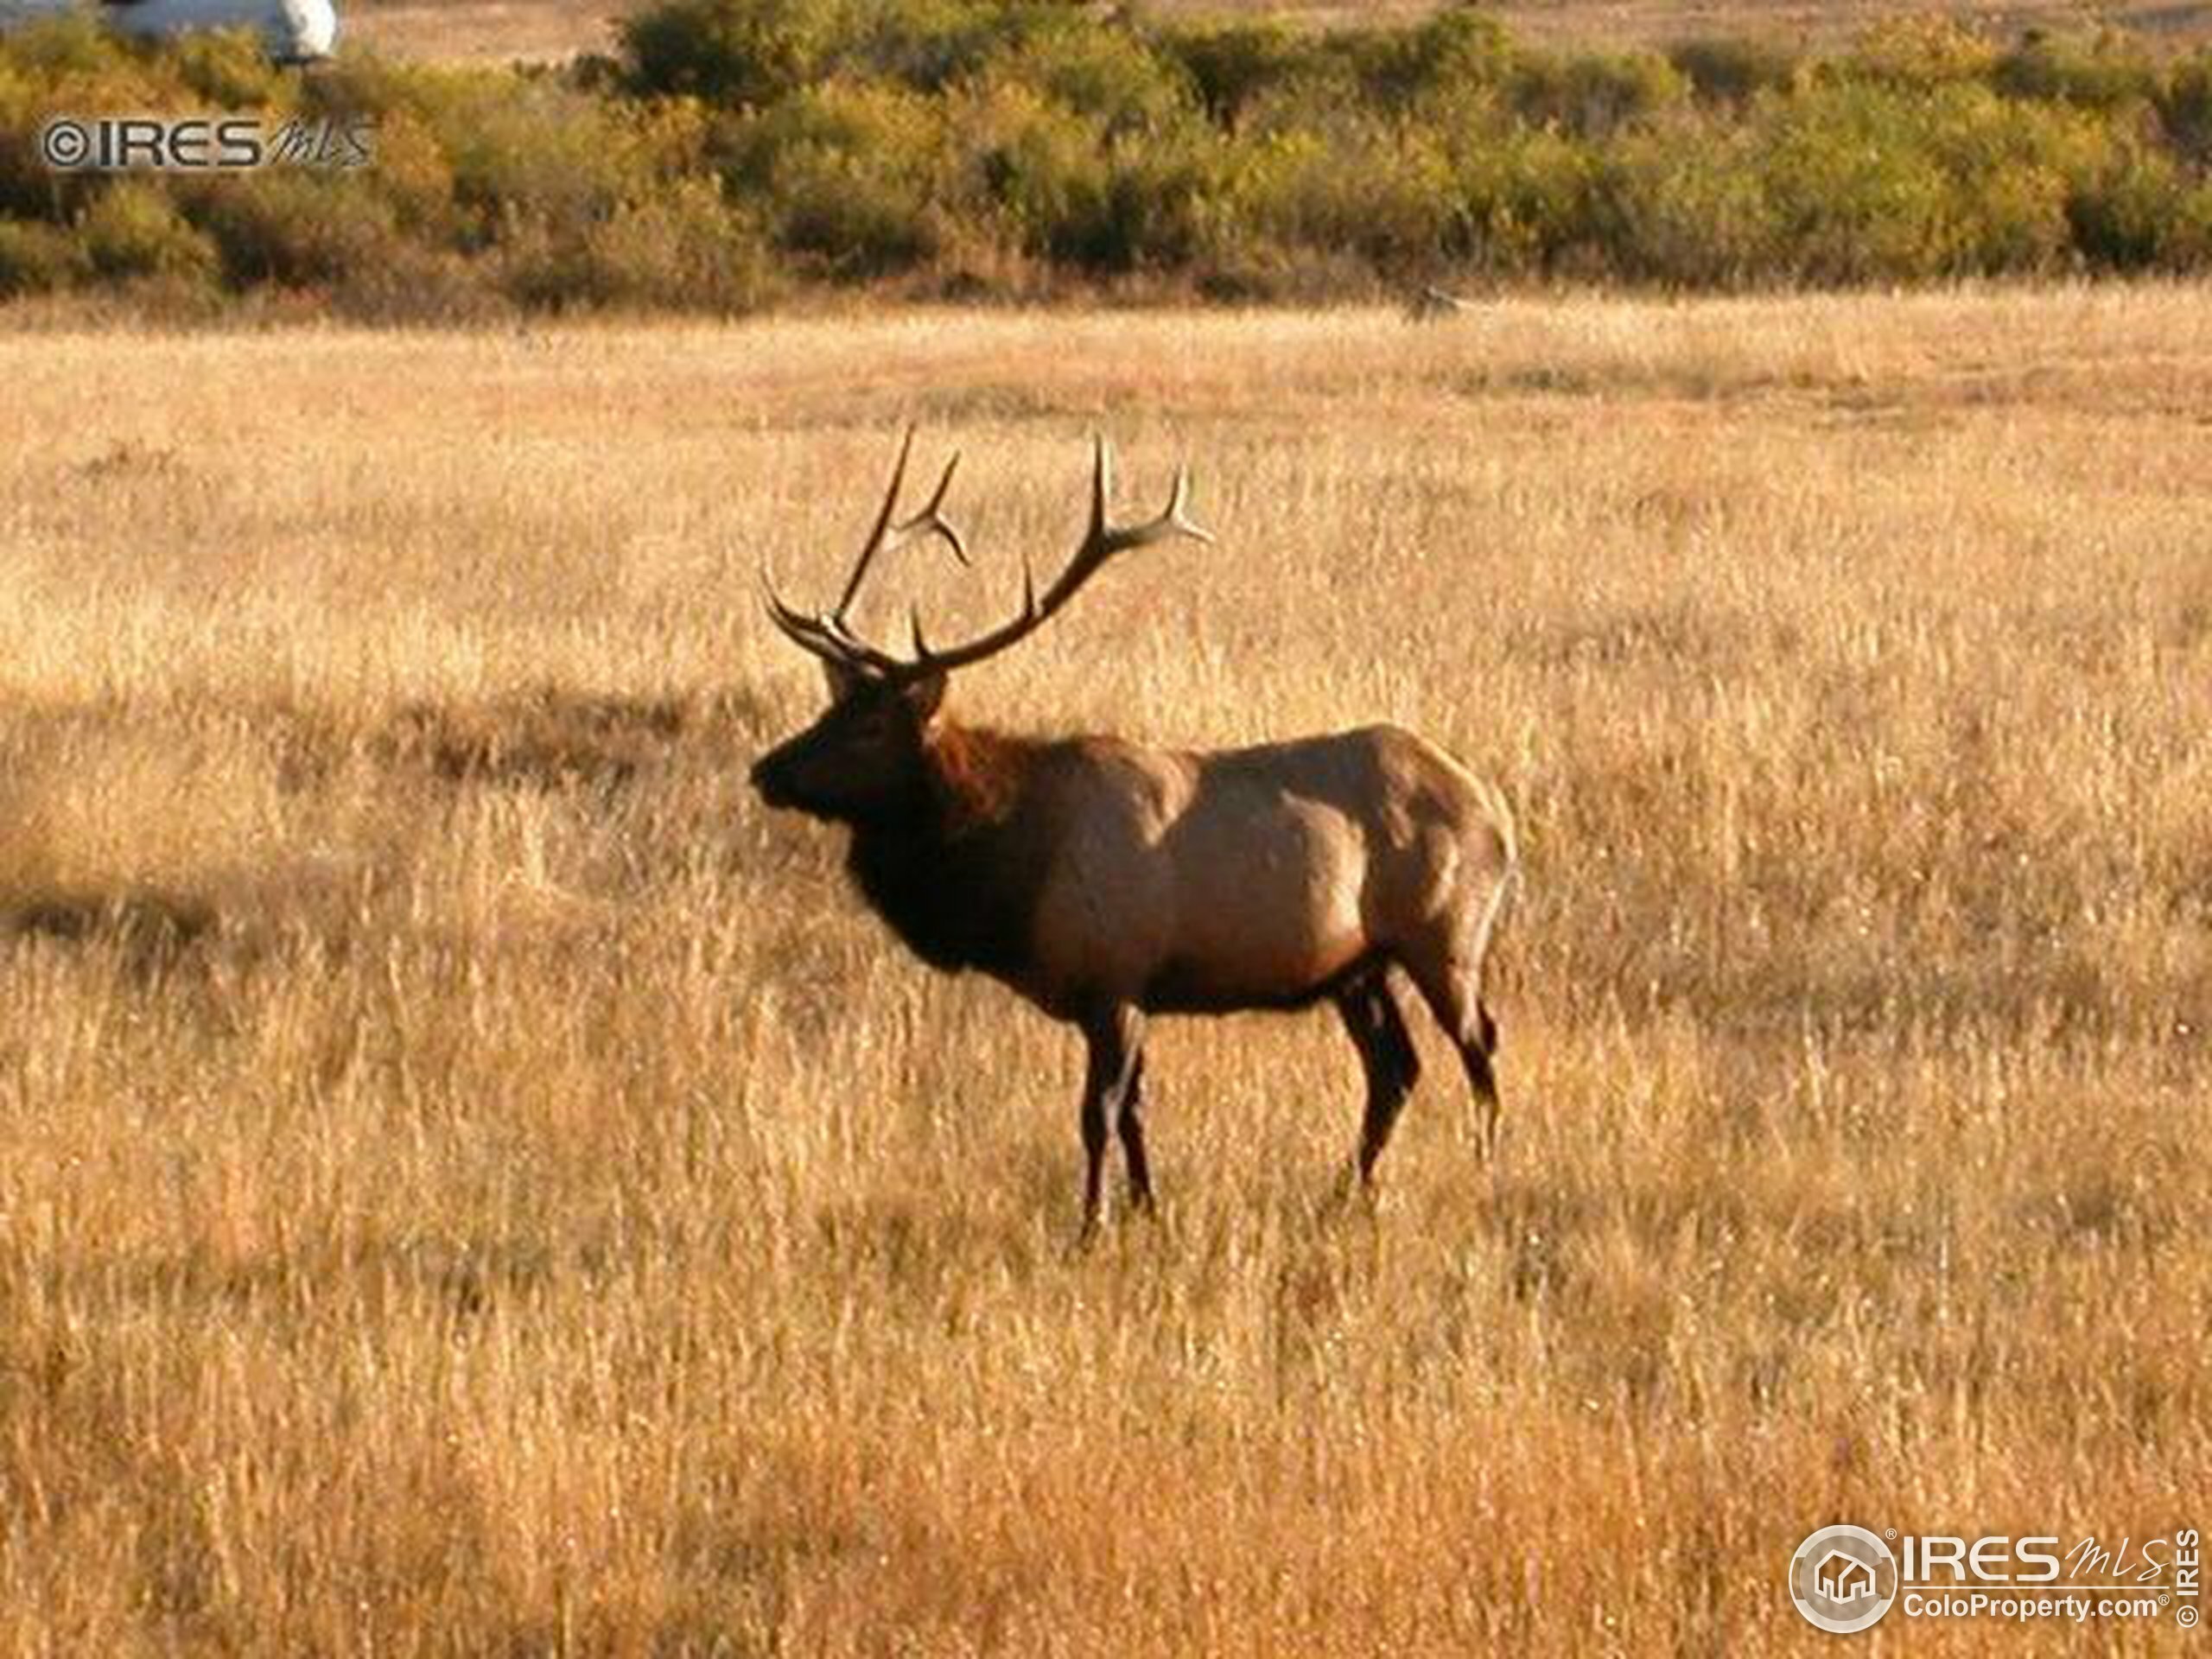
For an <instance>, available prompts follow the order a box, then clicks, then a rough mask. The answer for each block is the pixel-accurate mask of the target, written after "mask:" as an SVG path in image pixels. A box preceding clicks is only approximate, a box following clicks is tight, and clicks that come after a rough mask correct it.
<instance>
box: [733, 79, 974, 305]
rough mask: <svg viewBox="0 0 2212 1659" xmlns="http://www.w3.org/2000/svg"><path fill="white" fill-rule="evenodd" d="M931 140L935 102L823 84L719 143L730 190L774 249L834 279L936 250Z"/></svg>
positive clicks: (936, 157) (935, 133)
mask: <svg viewBox="0 0 2212 1659" xmlns="http://www.w3.org/2000/svg"><path fill="white" fill-rule="evenodd" d="M941 134H942V128H941V111H940V108H939V105H938V104H937V102H936V101H935V100H932V99H925V98H923V97H921V96H919V95H918V94H916V93H912V92H905V91H901V90H899V89H897V88H893V87H889V86H868V85H865V84H855V83H853V82H848V81H831V82H829V83H826V84H825V85H823V86H816V87H810V88H808V89H806V90H805V91H804V92H795V93H793V94H792V95H791V97H789V98H787V99H783V100H782V101H780V102H779V103H778V104H777V105H774V106H773V107H772V108H771V109H769V110H767V111H764V112H763V113H761V114H760V115H758V116H753V117H748V118H743V119H742V120H741V121H740V122H739V124H737V126H736V127H735V128H734V130H732V131H731V133H729V134H728V136H727V137H726V139H725V141H724V148H725V149H726V151H727V153H728V157H729V159H728V163H727V165H728V175H729V182H730V188H731V189H732V191H733V192H734V194H736V195H737V197H738V199H739V200H749V201H753V202H757V203H758V205H759V206H760V210H761V212H762V213H763V215H764V217H765V218H766V220H767V222H768V223H769V225H770V226H772V230H773V232H774V236H775V239H776V240H777V242H778V243H779V244H780V245H782V246H784V247H785V248H788V249H790V250H791V251H795V252H799V253H805V254H810V255H814V256H817V257H819V258H820V259H821V260H822V262H823V264H824V265H826V266H827V267H828V268H829V270H833V271H835V272H836V273H838V274H840V275H843V276H849V277H872V276H880V275H884V274H886V273H887V272H891V271H894V270H907V269H910V268H912V266H914V265H916V264H920V263H921V262H922V261H923V260H925V259H926V258H927V257H929V255H930V253H931V250H932V249H933V248H934V247H935V246H936V245H937V230H936V225H935V214H934V210H933V203H934V201H935V199H936V197H937V194H938V190H937V184H938V179H939V177H940V175H941V172H942V168H941V166H940V154H939V151H940V141H941Z"/></svg>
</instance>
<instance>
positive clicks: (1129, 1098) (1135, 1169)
mask: <svg viewBox="0 0 2212 1659" xmlns="http://www.w3.org/2000/svg"><path fill="white" fill-rule="evenodd" d="M1143 1100H1144V1051H1143V1050H1142V1049H1138V1050H1136V1051H1135V1053H1134V1054H1133V1055H1132V1057H1131V1058H1130V1060H1129V1081H1128V1087H1126V1088H1125V1089H1123V1090H1122V1107H1121V1110H1120V1111H1119V1112H1118V1113H1117V1114H1116V1116H1115V1119H1114V1124H1115V1128H1116V1130H1117V1131H1118V1132H1119V1134H1120V1135H1121V1137H1122V1163H1123V1165H1124V1166H1126V1167H1127V1169H1128V1176H1129V1202H1130V1204H1131V1205H1134V1206H1135V1208H1136V1209H1138V1210H1140V1211H1142V1212H1144V1213H1145V1214H1146V1215H1150V1214H1151V1213H1152V1211H1153V1202H1152V1165H1151V1163H1150V1161H1149V1160H1147V1158H1146V1157H1145V1154H1144V1123H1143V1122H1142V1120H1141V1119H1140V1118H1139V1117H1138V1116H1137V1111H1138V1108H1139V1107H1140V1106H1141V1104H1142V1103H1143Z"/></svg>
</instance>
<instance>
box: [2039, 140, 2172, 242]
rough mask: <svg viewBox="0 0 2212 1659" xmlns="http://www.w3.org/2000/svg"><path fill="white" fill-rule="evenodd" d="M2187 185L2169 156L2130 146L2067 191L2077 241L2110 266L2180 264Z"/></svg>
mask: <svg viewBox="0 0 2212 1659" xmlns="http://www.w3.org/2000/svg"><path fill="white" fill-rule="evenodd" d="M2189 196H2190V187H2189V181H2187V179H2185V178H2184V177H2183V175H2182V172H2181V169H2180V168H2177V167H2176V166H2175V165H2174V163H2173V162H2171V160H2170V159H2168V158H2167V157H2165V156H2160V155H2157V154H2153V153H2149V152H2146V151H2145V150H2143V149H2138V148H2134V147H2130V148H2128V149H2125V150H2123V151H2122V152H2121V153H2120V154H2119V155H2118V156H2115V157H2114V158H2113V161H2112V162H2111V164H2110V165H2108V166H2107V167H2106V168H2103V169H2102V170H2101V172H2099V173H2098V174H2097V175H2094V177H2089V178H2085V179H2082V181H2079V182H2078V183H2077V184H2076V185H2075V188H2073V189H2072V190H2071V191H2070V192H2069V194H2068V197H2067V200H2066V214H2067V219H2068V222H2069V225H2070V226H2071V228H2072V232H2073V238H2074V244H2075V246H2076V247H2077V248H2079V249H2080V250H2081V251H2082V254H2083V255H2084V256H2085V257H2087V258H2088V260H2090V261H2091V262H2092V263H2093V264H2096V265H2098V266H2101V267H2102V268H2103V269H2105V270H2148V269H2150V268H2152V267H2153V266H2156V265H2159V264H2172V265H2175V266H2176V267H2177V268H2178V267H2180V266H2182V265H2183V264H2186V263H2187V259H2188V257H2189V254H2190V253H2191V252H2194V251H2196V250H2193V249H2190V246H2189V242H2190V230H2191V228H2192V227H2191V226H2190V202H2189Z"/></svg>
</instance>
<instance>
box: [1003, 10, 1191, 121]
mask: <svg viewBox="0 0 2212 1659" xmlns="http://www.w3.org/2000/svg"><path fill="white" fill-rule="evenodd" d="M989 67H990V73H991V74H992V75H993V76H994V78H995V79H1001V80H1009V81H1014V82H1018V83H1020V84H1021V85H1024V86H1033V87H1034V88H1036V89H1037V90H1038V91H1039V92H1042V93H1043V94H1044V95H1045V96H1046V97H1047V98H1049V99H1052V100H1053V101H1054V102H1055V103H1058V104H1061V105H1065V106H1066V107H1067V108H1068V109H1071V110H1073V111H1076V113H1077V114H1078V115H1084V116H1089V117H1090V118H1094V119H1096V121H1097V122H1099V123H1100V124H1101V127H1102V129H1103V130H1104V131H1105V132H1107V133H1108V134H1109V135H1118V134H1121V133H1124V132H1137V131H1144V130H1150V129H1153V128H1155V127H1158V126H1160V125H1162V124H1166V123H1167V122H1169V121H1171V120H1173V118H1175V117H1176V116H1177V115H1178V114H1179V113H1181V112H1182V111H1184V110H1185V109H1186V108H1187V107H1188V106H1189V102H1190V99H1189V92H1188V88H1187V87H1186V86H1185V84H1184V82H1183V81H1182V79H1181V78H1180V76H1179V74H1178V73H1177V72H1176V70H1175V68H1174V67H1173V63H1172V61H1171V60H1164V59H1161V58H1158V57H1155V56H1154V55H1153V54H1152V53H1151V52H1149V51H1147V49H1146V48H1145V46H1144V44H1143V43H1142V42H1141V41H1139V40H1137V39H1136V37H1135V35H1130V34H1128V33H1127V32H1125V31H1123V30H1121V29H1101V28H1098V27H1096V26H1095V25H1091V24H1087V23H1076V24H1071V25H1070V26H1066V27H1063V28H1059V29H1052V30H1051V31H1050V32H1048V33H1043V34H1039V35H1033V36H1032V37H1031V38H1029V39H1027V40H1026V41H1022V42H1021V43H1020V45H1018V46H1016V47H1014V48H1012V49H1011V50H1009V51H1007V52H1003V53H1001V54H998V55H996V56H995V57H994V58H993V59H992V60H991V62H990V66H989Z"/></svg>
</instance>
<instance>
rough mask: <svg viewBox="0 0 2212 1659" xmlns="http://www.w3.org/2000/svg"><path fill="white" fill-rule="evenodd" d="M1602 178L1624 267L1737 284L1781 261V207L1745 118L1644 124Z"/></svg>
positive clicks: (1713, 284)
mask: <svg viewBox="0 0 2212 1659" xmlns="http://www.w3.org/2000/svg"><path fill="white" fill-rule="evenodd" d="M1604 188H1605V194H1606V197H1607V199H1608V204H1609V205H1608V207H1607V209H1606V211H1605V219H1606V221H1607V222H1608V223H1609V224H1610V225H1611V245H1612V246H1613V248H1614V250H1615V254H1616V257H1617V259H1618V262H1619V264H1620V266H1621V269H1622V271H1623V274H1624V275H1626V276H1630V277H1637V278H1639V279H1642V280H1645V281H1651V282H1658V283H1666V284H1668V285H1669V286H1673V287H1689V288H1719V289H1733V288H1741V287H1744V286H1746V285H1748V284H1750V283H1755V282H1757V281H1758V280H1759V279H1760V278H1761V277H1766V276H1770V275H1771V274H1772V273H1773V272H1774V271H1775V270H1777V269H1778V268H1780V267H1781V265H1782V263H1783V262H1782V258H1781V257H1780V249H1781V246H1782V240H1783V238H1782V232H1781V226H1780V219H1779V215H1778V214H1777V211H1776V208H1775V205H1774V203H1773V201H1772V200H1770V198H1769V196H1768V194H1767V185H1766V179H1765V176H1764V172H1763V170H1762V168H1761V165H1760V157H1759V156H1758V152H1757V150H1756V149H1755V148H1754V146H1753V144H1752V143H1751V140H1750V138H1749V137H1748V135H1747V134H1746V133H1745V131H1744V130H1743V129H1742V128H1740V127H1732V126H1729V125H1726V124H1713V123H1708V122H1706V121H1702V120H1689V119H1686V120H1682V121H1680V122H1677V123H1674V124H1668V125H1665V126H1662V127H1659V128H1656V129H1655V130H1651V131H1649V132H1643V133H1638V134H1637V135H1635V136H1633V137H1630V138H1629V139H1627V140H1625V141H1624V143H1622V144H1620V145H1619V146H1618V148H1617V149H1615V150H1614V152H1613V153H1612V154H1611V156H1610V157H1609V158H1608V161H1607V164H1606V168H1605V185H1604Z"/></svg>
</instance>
